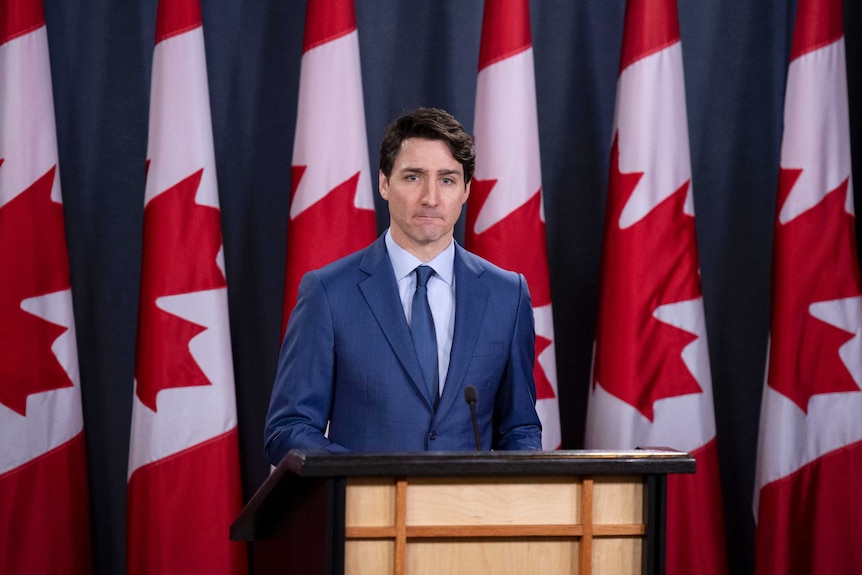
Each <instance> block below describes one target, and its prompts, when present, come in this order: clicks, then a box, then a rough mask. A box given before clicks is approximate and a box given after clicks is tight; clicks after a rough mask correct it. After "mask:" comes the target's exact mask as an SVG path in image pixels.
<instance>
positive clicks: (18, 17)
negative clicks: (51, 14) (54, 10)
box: [0, 0, 45, 45]
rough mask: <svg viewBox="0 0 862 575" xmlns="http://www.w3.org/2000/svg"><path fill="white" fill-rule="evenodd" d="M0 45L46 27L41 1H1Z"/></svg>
mask: <svg viewBox="0 0 862 575" xmlns="http://www.w3.org/2000/svg"><path fill="white" fill-rule="evenodd" d="M0 15H2V18H0V45H3V44H5V43H6V42H8V41H10V40H13V39H15V38H17V37H19V36H23V35H24V34H26V33H28V32H32V31H33V30H35V29H36V28H39V27H40V26H44V25H45V11H44V10H43V8H42V2H41V0H0Z"/></svg>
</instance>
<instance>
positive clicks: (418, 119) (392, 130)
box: [380, 108, 476, 184]
mask: <svg viewBox="0 0 862 575" xmlns="http://www.w3.org/2000/svg"><path fill="white" fill-rule="evenodd" d="M408 138H425V139H427V140H440V141H442V142H445V143H446V145H448V146H449V151H450V152H452V156H454V158H455V159H456V160H458V162H459V163H460V164H461V166H463V168H464V183H465V184H466V183H469V182H470V180H471V179H472V178H473V171H474V170H475V169H476V150H475V148H474V147H473V138H471V137H470V134H468V133H467V131H466V130H465V129H464V126H462V125H461V124H460V123H459V122H458V120H456V119H455V117H454V116H452V114H450V113H449V112H447V111H446V110H440V109H438V108H417V109H415V110H413V111H412V112H410V113H409V114H406V115H404V116H401V117H400V118H398V119H397V120H395V121H393V122H392V123H391V124H389V126H387V127H386V131H385V132H384V133H383V143H382V144H381V145H380V171H381V172H383V175H384V176H386V177H387V178H388V177H389V175H390V174H391V173H392V166H394V165H395V158H396V157H397V156H398V153H399V152H400V151H401V144H402V143H403V142H404V140H406V139H408Z"/></svg>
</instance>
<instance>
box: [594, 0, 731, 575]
mask: <svg viewBox="0 0 862 575" xmlns="http://www.w3.org/2000/svg"><path fill="white" fill-rule="evenodd" d="M699 265H700V264H699V261H698V254H697V239H696V237H695V226H694V203H693V199H692V188H691V163H690V159H689V145H688V121H687V118H686V103H685V90H684V82H683V66H682V48H681V45H680V35H679V20H678V18H677V8H676V2H675V0H629V2H628V4H627V7H626V15H625V29H624V36H623V46H622V56H621V62H620V76H619V81H618V84H617V101H616V112H615V118H614V138H613V147H612V150H611V169H610V180H609V186H608V197H607V205H606V211H605V231H604V245H603V256H602V264H601V271H600V274H601V275H600V281H601V288H600V296H599V317H598V325H597V327H596V347H595V357H594V364H593V380H592V386H591V390H590V398H589V406H588V410H587V430H586V446H587V447H588V448H590V449H632V448H635V447H639V446H666V447H672V448H675V449H679V450H683V451H688V452H690V453H691V454H692V455H694V457H695V459H696V460H697V472H696V473H695V474H694V475H677V476H672V477H671V478H669V480H668V504H667V525H668V528H667V548H666V566H667V573H669V574H670V575H683V574H685V575H688V574H690V573H698V574H701V575H702V574H720V573H726V572H727V559H726V556H725V548H724V525H723V523H724V522H723V518H722V508H721V489H720V485H719V475H718V453H717V449H716V441H715V414H714V410H713V399H712V380H711V377H710V369H709V356H708V348H707V338H706V326H705V321H704V312H703V297H702V295H701V287H700V270H699Z"/></svg>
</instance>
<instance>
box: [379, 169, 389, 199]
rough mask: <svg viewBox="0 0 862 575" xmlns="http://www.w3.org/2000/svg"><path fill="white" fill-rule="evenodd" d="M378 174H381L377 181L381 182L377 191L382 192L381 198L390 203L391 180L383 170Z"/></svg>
mask: <svg viewBox="0 0 862 575" xmlns="http://www.w3.org/2000/svg"><path fill="white" fill-rule="evenodd" d="M378 174H379V176H378V178H377V179H378V180H379V183H378V184H377V191H378V192H380V197H381V198H383V199H384V200H386V201H387V202H388V201H389V178H387V177H386V176H385V175H384V174H383V170H380V172H378Z"/></svg>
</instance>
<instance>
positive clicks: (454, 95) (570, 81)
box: [45, 0, 862, 574]
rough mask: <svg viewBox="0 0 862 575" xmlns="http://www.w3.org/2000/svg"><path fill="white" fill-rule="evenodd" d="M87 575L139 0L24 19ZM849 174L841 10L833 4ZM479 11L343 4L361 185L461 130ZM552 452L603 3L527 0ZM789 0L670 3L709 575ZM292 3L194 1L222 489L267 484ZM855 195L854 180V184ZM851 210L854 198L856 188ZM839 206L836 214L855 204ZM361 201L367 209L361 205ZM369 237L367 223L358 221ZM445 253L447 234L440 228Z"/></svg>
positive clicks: (586, 204)
mask: <svg viewBox="0 0 862 575" xmlns="http://www.w3.org/2000/svg"><path fill="white" fill-rule="evenodd" d="M45 2H46V7H45V8H46V19H47V26H48V35H49V42H50V50H51V64H52V70H53V78H54V97H55V104H56V110H57V130H58V135H59V146H60V169H61V171H60V173H61V178H62V180H61V181H62V186H63V195H64V200H65V210H66V226H67V234H68V242H69V249H70V259H71V266H72V274H73V278H72V279H73V281H72V285H73V289H74V303H75V314H76V325H77V334H78V346H79V349H80V355H81V380H82V387H83V399H84V416H85V425H86V436H87V445H88V455H89V470H90V485H91V493H92V499H93V501H92V511H93V530H94V547H95V549H96V551H95V552H96V561H97V566H98V572H99V573H105V574H108V573H110V574H115V573H123V572H124V571H125V505H126V503H125V493H126V467H127V450H128V440H129V423H130V414H131V395H132V380H133V369H134V350H135V324H136V318H137V297H138V283H139V275H140V260H141V222H142V213H143V196H144V160H145V153H146V141H147V113H148V101H149V83H150V66H151V61H152V44H153V37H154V29H155V12H156V0H90V1H89V2H74V1H72V2H70V1H68V0H45ZM844 5H845V29H846V32H847V33H846V46H847V60H848V77H849V81H850V105H851V110H850V117H851V122H852V135H853V138H854V142H855V144H856V148H857V150H856V153H855V154H854V168H855V173H856V174H857V176H858V175H859V174H860V173H862V172H860V161H862V153H860V151H859V150H860V149H862V148H860V146H862V134H860V124H862V87H860V79H862V70H860V67H862V48H860V34H862V8H860V3H859V2H858V0H845V2H844ZM482 6H483V2H482V1H481V0H469V1H468V0H451V1H442V0H424V1H419V0H415V1H408V0H356V11H357V21H358V27H359V40H360V50H361V57H362V72H363V82H364V91H365V110H366V121H367V126H368V141H369V149H370V151H371V166H372V173H373V174H374V178H373V180H374V181H375V185H376V167H377V159H376V155H377V150H378V149H379V140H380V137H381V135H382V132H383V128H384V127H385V125H386V123H388V121H389V120H390V119H392V118H393V117H395V116H397V115H399V114H400V113H402V112H404V111H407V110H409V109H411V108H413V107H415V106H418V105H433V106H438V107H443V108H446V109H448V110H450V111H451V112H452V113H454V114H455V115H456V116H457V117H458V118H460V119H461V121H462V122H463V123H464V124H465V126H466V127H467V128H468V130H471V129H472V125H473V111H474V110H473V107H474V97H475V90H476V67H477V61H478V52H479V36H480V30H481V15H482ZM531 8H532V30H533V45H534V53H535V63H536V83H537V86H536V90H537V94H538V104H539V122H540V126H539V129H540V137H541V153H542V175H543V182H544V193H545V202H546V204H545V211H546V216H547V230H548V246H549V258H550V269H551V280H552V292H553V301H554V315H555V318H554V320H555V324H556V329H557V332H556V338H557V339H556V345H557V362H558V373H559V396H560V409H561V419H562V426H563V429H562V432H563V446H564V447H565V448H580V447H582V445H583V436H584V420H585V412H586V398H587V387H588V383H589V374H590V361H591V353H592V340H593V331H594V323H595V319H596V301H597V273H598V266H599V259H600V255H601V254H600V245H601V233H602V229H601V228H602V221H603V209H604V198H605V194H606V185H607V173H608V157H609V149H610V143H611V126H612V120H613V109H614V97H615V89H616V79H617V71H618V67H619V53H620V43H621V39H622V29H623V13H624V8H625V2H624V0H533V1H532V2H531ZM794 15H795V0H758V1H756V2H752V1H751V0H679V16H680V28H681V34H682V45H683V59H684V62H685V83H686V95H687V99H688V118H689V131H690V134H691V157H692V165H693V190H694V198H695V205H696V212H697V233H698V242H699V248H700V259H701V270H702V278H703V290H704V302H705V307H706V320H707V328H708V333H709V344H710V356H711V361H712V372H713V384H714V393H715V402H716V405H715V407H716V416H717V425H718V446H719V453H720V456H721V478H722V490H723V497H724V506H725V520H726V524H727V542H728V553H729V557H730V565H731V572H732V573H734V574H737V573H750V572H751V571H752V569H753V567H752V565H753V556H754V548H753V532H754V522H753V518H752V510H751V501H752V490H753V487H752V484H753V481H754V462H755V450H756V438H757V428H758V416H759V410H760V396H761V388H762V385H763V373H764V365H765V356H766V345H767V333H768V322H769V284H770V252H771V249H772V233H773V220H774V209H775V190H776V182H777V175H778V158H779V150H780V141H781V140H780V138H781V128H782V111H783V99H784V84H785V77H786V69H787V57H788V53H789V48H790V41H791V33H792V29H793V22H794ZM304 16H305V2H303V1H301V0H203V19H204V34H205V38H206V51H207V61H208V70H209V83H210V95H211V101H212V115H213V118H212V119H213V127H214V134H215V149H216V159H217V167H218V179H219V192H220V196H221V207H222V225H223V230H224V248H225V259H226V266H227V281H228V286H229V298H230V320H231V332H232V336H233V354H234V362H235V367H236V389H237V398H238V409H239V432H240V439H241V449H242V453H241V457H242V471H243V486H244V490H245V497H246V498H248V497H250V495H251V494H252V493H253V492H254V490H255V489H256V488H257V487H258V486H259V485H260V483H261V482H262V481H263V479H264V478H265V476H266V474H267V472H268V466H267V463H266V462H265V460H264V457H263V453H262V431H263V418H264V414H265V412H266V407H267V403H268V400H269V393H270V389H271V386H272V380H273V375H274V372H275V367H276V357H277V354H278V349H279V329H280V325H279V323H280V317H281V304H282V288H283V282H284V279H283V270H284V258H285V242H286V226H287V213H288V205H289V197H288V195H289V190H290V181H289V178H290V158H291V154H292V146H293V133H294V125H295V120H296V104H297V90H298V79H299V66H300V57H301V49H302V35H303V27H304ZM857 182H858V179H857ZM857 190H858V186H857ZM858 195H859V194H858V193H857V205H859V199H858ZM378 200H379V198H378ZM377 208H378V218H377V221H378V226H379V228H380V230H382V229H383V228H384V227H385V226H386V224H387V220H388V216H387V212H386V206H385V204H382V203H378V206H377ZM456 232H457V236H458V237H459V238H460V237H462V236H463V227H459V228H458V229H457V230H456Z"/></svg>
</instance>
